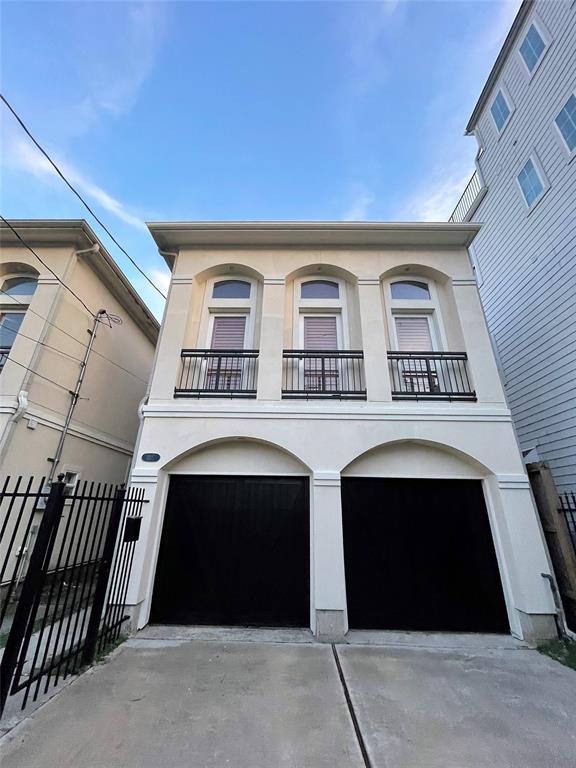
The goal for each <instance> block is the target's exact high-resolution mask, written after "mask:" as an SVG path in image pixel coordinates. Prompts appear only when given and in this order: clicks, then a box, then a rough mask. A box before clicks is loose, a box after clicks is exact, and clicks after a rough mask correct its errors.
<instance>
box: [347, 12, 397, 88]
mask: <svg viewBox="0 0 576 768" xmlns="http://www.w3.org/2000/svg"><path fill="white" fill-rule="evenodd" d="M360 5H361V6H362V7H361V10H362V12H361V13H355V14H354V16H353V17H352V18H351V19H349V23H350V24H351V27H352V29H351V31H350V32H349V38H350V40H351V44H350V47H349V50H348V56H349V58H350V62H351V64H352V67H351V79H350V86H351V88H352V90H353V91H355V92H357V93H358V94H365V93H366V92H367V91H371V90H372V89H373V88H377V87H378V86H380V85H382V83H383V82H385V80H386V79H387V77H388V74H389V69H388V61H387V58H386V45H385V39H384V38H385V35H386V33H387V32H388V31H389V30H391V29H393V28H396V27H397V25H398V23H399V21H400V20H396V19H394V18H393V17H394V15H395V14H396V11H397V10H398V8H399V7H400V6H401V2H400V0H381V1H380V2H366V3H361V4H360Z"/></svg>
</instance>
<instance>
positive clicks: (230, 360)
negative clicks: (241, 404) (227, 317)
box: [174, 349, 258, 398]
mask: <svg viewBox="0 0 576 768" xmlns="http://www.w3.org/2000/svg"><path fill="white" fill-rule="evenodd" d="M180 357H181V359H182V366H181V369H180V378H179V381H178V386H177V387H176V388H175V390H174V397H245V398H254V397H256V378H257V373H258V350H257V349H241V350H239V349H217V350H216V349H183V350H182V352H181V353H180Z"/></svg>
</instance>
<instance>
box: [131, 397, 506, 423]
mask: <svg viewBox="0 0 576 768" xmlns="http://www.w3.org/2000/svg"><path fill="white" fill-rule="evenodd" d="M142 412H143V415H144V418H172V419H173V418H189V419H194V418H199V419H206V418H226V419H242V418H248V419H312V420H314V419H320V420H321V419H331V420H342V421H345V420H357V421H448V422H452V421H467V422H478V421H480V422H483V421H485V422H495V421H498V422H510V421H511V415H510V411H509V410H508V409H507V408H504V407H502V408H499V407H497V406H495V407H493V408H490V407H477V408H474V409H472V408H463V407H458V406H452V407H448V408H430V407H428V408H426V407H421V408H414V407H411V408H406V407H404V408H403V407H394V406H386V405H381V406H377V405H372V404H371V405H370V406H364V407H362V406H356V407H354V406H353V405H351V404H344V403H343V404H342V407H341V408H335V407H334V405H333V404H330V405H328V404H327V405H325V406H324V407H322V406H320V405H317V406H311V405H308V406H307V407H305V408H303V407H302V405H301V404H299V405H298V406H297V407H289V406H285V405H278V406H270V405H264V404H260V403H257V401H255V403H254V407H249V406H247V405H246V404H245V403H244V404H239V405H232V404H231V403H230V402H229V401H226V404H225V405H223V404H221V403H220V404H216V403H207V404H206V405H198V404H197V402H195V403H190V404H186V405H183V404H182V401H179V402H174V403H172V402H170V401H165V402H160V403H149V404H148V405H146V406H144V408H143V409H142Z"/></svg>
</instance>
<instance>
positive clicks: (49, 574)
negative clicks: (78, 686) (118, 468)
mask: <svg viewBox="0 0 576 768" xmlns="http://www.w3.org/2000/svg"><path fill="white" fill-rule="evenodd" d="M143 495H144V491H143V490H142V489H130V490H126V489H125V488H124V486H115V485H111V484H104V483H94V482H92V483H90V482H88V481H84V482H83V483H81V484H80V485H78V486H77V487H76V488H74V489H70V488H69V487H67V486H66V484H65V483H64V482H63V476H62V475H61V476H60V477H59V479H58V482H56V483H53V484H52V486H51V487H50V488H49V489H47V488H46V486H45V481H44V479H42V480H40V481H39V482H38V481H35V480H34V478H30V479H29V480H28V481H24V480H23V478H22V477H17V478H10V477H8V478H6V480H5V482H4V483H3V485H2V489H1V490H0V598H1V603H0V646H1V645H2V644H4V648H3V649H2V648H1V647H0V654H2V657H1V661H0V715H1V714H2V712H3V711H4V706H5V704H6V700H7V698H8V696H10V695H15V694H18V693H20V694H21V697H22V704H21V706H22V709H24V707H25V706H26V704H27V703H28V701H29V698H30V696H31V697H32V700H33V701H35V700H36V699H37V698H38V695H39V694H40V691H41V688H42V686H43V690H44V693H47V691H48V689H49V687H50V686H51V685H52V686H55V685H57V684H58V683H59V682H60V681H61V680H63V679H65V678H66V677H67V676H68V675H70V674H73V673H74V672H76V671H78V669H79V668H80V667H82V666H84V665H86V664H90V663H91V662H92V661H93V660H94V658H95V657H96V656H97V655H98V654H100V653H102V652H103V651H105V650H106V649H107V648H109V647H110V646H111V645H113V644H114V643H115V642H117V640H118V638H119V637H120V634H121V630H122V624H123V623H124V622H125V621H126V619H127V616H126V615H125V600H126V593H127V589H128V582H129V577H130V570H131V566H132V561H133V558H134V550H135V546H136V542H137V540H138V538H139V531H140V521H141V514H140V513H141V509H142V505H143V503H144V499H143ZM119 532H122V535H119Z"/></svg>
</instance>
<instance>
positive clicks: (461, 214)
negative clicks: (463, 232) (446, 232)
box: [448, 171, 488, 224]
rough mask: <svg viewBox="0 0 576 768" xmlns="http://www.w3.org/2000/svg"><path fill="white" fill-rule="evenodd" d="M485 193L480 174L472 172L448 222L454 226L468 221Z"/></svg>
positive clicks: (485, 187)
mask: <svg viewBox="0 0 576 768" xmlns="http://www.w3.org/2000/svg"><path fill="white" fill-rule="evenodd" d="M487 191H488V187H487V186H486V185H485V184H484V183H483V181H482V180H481V178H480V174H479V173H478V171H474V173H473V175H472V178H471V179H470V181H469V182H468V184H467V185H466V188H465V190H464V192H462V196H461V197H460V200H458V202H457V204H456V208H454V211H453V212H452V216H450V218H449V219H448V221H451V222H452V223H455V224H461V223H462V222H465V221H470V219H471V218H472V216H473V215H474V213H475V212H476V209H477V208H478V206H479V205H480V203H481V202H482V200H483V198H484V195H485V194H486V192H487Z"/></svg>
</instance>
